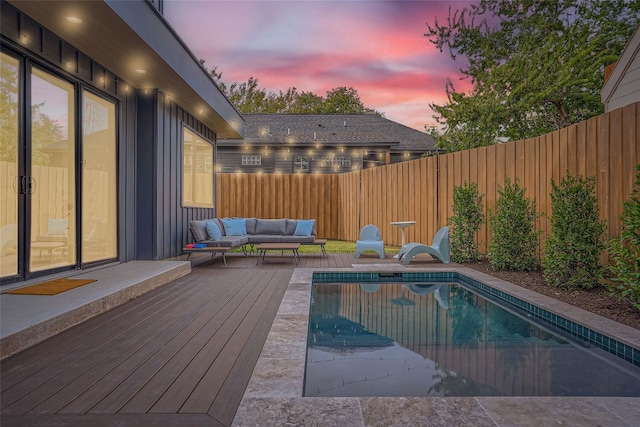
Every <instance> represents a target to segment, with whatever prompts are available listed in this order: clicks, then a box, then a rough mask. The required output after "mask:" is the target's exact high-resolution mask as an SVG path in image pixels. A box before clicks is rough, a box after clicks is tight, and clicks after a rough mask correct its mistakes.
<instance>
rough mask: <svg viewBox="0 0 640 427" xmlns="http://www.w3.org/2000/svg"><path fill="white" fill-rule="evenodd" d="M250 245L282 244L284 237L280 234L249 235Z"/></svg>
mask: <svg viewBox="0 0 640 427" xmlns="http://www.w3.org/2000/svg"><path fill="white" fill-rule="evenodd" d="M248 237H249V243H252V244H256V245H257V244H260V243H281V242H282V239H283V237H284V236H281V235H279V234H253V235H249V236H248Z"/></svg>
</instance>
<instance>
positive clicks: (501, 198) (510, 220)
mask: <svg viewBox="0 0 640 427" xmlns="http://www.w3.org/2000/svg"><path fill="white" fill-rule="evenodd" d="M524 193H525V189H524V188H522V187H520V185H518V182H517V181H516V182H515V183H513V184H512V183H511V181H510V180H509V179H507V180H506V182H505V186H504V188H500V187H498V200H497V201H496V205H495V212H493V211H490V212H489V225H490V230H491V240H490V241H489V254H488V255H489V264H490V265H491V267H492V268H493V269H495V270H516V271H530V270H534V269H535V268H536V267H537V266H538V257H537V255H536V250H537V247H538V234H539V232H538V231H536V230H535V220H536V218H537V215H536V203H535V201H533V200H531V199H528V198H527V197H526V196H525V194H524Z"/></svg>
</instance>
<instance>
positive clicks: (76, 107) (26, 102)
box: [0, 51, 118, 284]
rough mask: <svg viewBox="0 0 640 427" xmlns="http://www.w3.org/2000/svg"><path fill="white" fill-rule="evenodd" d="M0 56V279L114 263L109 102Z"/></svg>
mask: <svg viewBox="0 0 640 427" xmlns="http://www.w3.org/2000/svg"><path fill="white" fill-rule="evenodd" d="M0 55H1V56H0V107H1V110H0V115H1V116H0V119H1V123H2V126H0V238H1V242H0V243H1V245H0V279H2V283H3V284H4V283H12V282H16V281H20V280H25V279H29V278H31V277H36V276H43V275H47V274H50V273H53V272H57V271H63V270H68V269H73V268H82V267H83V266H88V265H91V264H94V263H99V262H103V261H108V260H113V259H117V257H118V238H117V237H118V236H117V229H118V217H117V205H118V203H117V199H118V195H117V155H116V154H117V137H116V135H117V121H116V116H117V105H116V103H115V102H113V101H111V100H108V99H106V98H103V97H100V96H98V95H97V94H96V93H93V92H90V91H88V90H85V89H83V88H82V86H81V84H80V83H78V82H76V83H74V82H71V81H69V80H66V79H63V78H61V77H60V76H58V75H56V74H54V73H52V72H50V71H48V70H46V69H45V68H42V67H39V66H36V65H33V64H31V63H30V61H29V60H28V59H25V58H20V57H19V56H18V55H15V56H14V55H12V54H11V53H10V52H5V51H3V52H0ZM78 190H79V191H78Z"/></svg>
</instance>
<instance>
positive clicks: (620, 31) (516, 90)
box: [425, 0, 640, 151]
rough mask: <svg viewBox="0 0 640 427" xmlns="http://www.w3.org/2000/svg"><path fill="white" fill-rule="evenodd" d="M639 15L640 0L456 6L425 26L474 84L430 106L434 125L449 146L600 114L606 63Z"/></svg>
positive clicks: (533, 132)
mask: <svg viewBox="0 0 640 427" xmlns="http://www.w3.org/2000/svg"><path fill="white" fill-rule="evenodd" d="M639 23H640V2H638V1H623V0H537V1H532V0H519V1H513V0H481V1H480V3H479V4H478V5H472V6H470V8H464V9H461V10H456V11H455V12H454V13H451V10H450V11H449V15H448V18H447V21H446V23H445V24H442V25H441V24H440V23H439V22H438V20H437V19H436V20H435V22H434V24H433V26H431V25H428V32H427V34H425V36H427V37H428V38H429V40H430V41H431V42H432V43H433V44H434V45H435V46H436V47H438V48H439V49H440V51H443V50H444V49H445V48H447V49H448V51H449V54H450V55H451V57H452V58H454V59H455V58H457V57H458V56H463V57H465V58H466V60H467V61H468V67H467V68H465V69H462V70H461V71H462V73H463V75H464V76H465V78H467V79H470V80H471V83H472V90H471V91H470V92H469V93H468V94H465V93H463V92H458V91H457V90H456V89H455V87H454V84H453V83H452V82H448V84H447V87H446V92H447V101H448V102H447V103H446V104H444V105H437V104H431V105H430V107H431V108H432V109H433V110H434V112H435V113H436V115H435V118H436V121H437V123H438V125H439V126H440V129H439V131H438V132H434V131H433V130H432V131H431V133H432V135H434V136H435V137H436V138H437V140H438V143H439V145H440V146H441V147H442V148H445V149H447V150H450V151H456V150H462V149H467V148H473V147H479V146H485V145H490V144H494V143H496V142H498V141H499V140H500V139H507V140H515V139H524V138H529V137H533V136H538V135H541V134H544V133H547V132H551V131H554V130H557V129H560V128H562V127H566V126H569V125H571V124H573V123H576V122H579V121H583V120H585V119H588V118H589V117H593V116H595V115H598V114H601V113H602V111H603V107H602V103H601V101H600V89H601V88H602V86H603V84H604V77H603V70H604V67H605V66H606V65H608V64H610V63H613V62H614V61H616V60H617V59H618V56H619V55H620V52H621V51H622V49H623V47H624V45H625V44H626V42H627V41H628V40H629V38H630V36H631V34H632V33H633V31H634V29H635V28H636V27H637V26H638V24H639Z"/></svg>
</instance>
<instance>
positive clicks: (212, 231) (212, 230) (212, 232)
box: [207, 221, 222, 242]
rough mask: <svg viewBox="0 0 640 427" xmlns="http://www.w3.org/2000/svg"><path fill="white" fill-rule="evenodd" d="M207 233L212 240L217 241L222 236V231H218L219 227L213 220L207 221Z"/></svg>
mask: <svg viewBox="0 0 640 427" xmlns="http://www.w3.org/2000/svg"><path fill="white" fill-rule="evenodd" d="M207 234H208V235H209V238H210V239H211V240H213V241H214V242H217V241H218V240H220V239H221V238H222V231H220V227H218V224H216V223H215V222H213V221H207Z"/></svg>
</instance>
